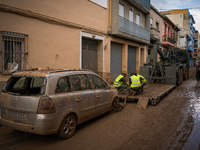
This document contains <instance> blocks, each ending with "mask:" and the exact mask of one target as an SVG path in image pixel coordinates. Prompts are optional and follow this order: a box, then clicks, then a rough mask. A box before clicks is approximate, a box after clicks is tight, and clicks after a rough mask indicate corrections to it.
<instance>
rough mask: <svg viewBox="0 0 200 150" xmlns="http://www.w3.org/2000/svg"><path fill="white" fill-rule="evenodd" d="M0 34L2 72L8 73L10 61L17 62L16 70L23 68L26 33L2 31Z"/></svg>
mask: <svg viewBox="0 0 200 150" xmlns="http://www.w3.org/2000/svg"><path fill="white" fill-rule="evenodd" d="M0 36H2V59H3V66H2V68H3V73H9V71H8V68H9V66H10V65H11V64H12V63H17V64H18V69H17V70H23V63H24V62H23V57H24V52H25V39H26V35H25V34H21V33H14V32H6V31H2V32H0ZM26 44H27V43H26Z"/></svg>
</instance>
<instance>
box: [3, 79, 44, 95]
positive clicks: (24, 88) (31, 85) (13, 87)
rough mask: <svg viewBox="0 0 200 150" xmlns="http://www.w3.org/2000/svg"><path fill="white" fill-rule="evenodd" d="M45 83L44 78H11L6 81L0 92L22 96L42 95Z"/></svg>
mask: <svg viewBox="0 0 200 150" xmlns="http://www.w3.org/2000/svg"><path fill="white" fill-rule="evenodd" d="M45 82H46V78H45V77H26V76H13V77H11V78H10V79H9V80H8V81H7V83H6V85H5V87H4V88H3V90H2V91H3V92H7V93H10V94H13V95H22V96H29V95H43V94H44V93H45V85H46V84H45Z"/></svg>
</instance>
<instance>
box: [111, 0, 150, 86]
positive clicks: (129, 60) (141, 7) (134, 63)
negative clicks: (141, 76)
mask: <svg viewBox="0 0 200 150" xmlns="http://www.w3.org/2000/svg"><path fill="white" fill-rule="evenodd" d="M109 5H110V7H109V8H110V10H109V22H108V27H109V28H108V33H109V37H110V44H109V45H108V46H109V48H108V49H110V56H109V57H110V58H111V59H110V62H109V64H110V69H109V70H110V74H111V82H113V81H114V79H115V78H116V77H117V76H118V75H119V74H120V73H121V72H122V71H123V72H126V73H127V74H128V75H130V73H131V72H137V73H139V68H140V66H143V64H144V63H146V59H147V58H146V53H147V45H148V44H149V43H150V31H149V30H150V22H149V19H150V0H147V1H143V0H134V1H130V0H110V1H109ZM128 77H129V76H128Z"/></svg>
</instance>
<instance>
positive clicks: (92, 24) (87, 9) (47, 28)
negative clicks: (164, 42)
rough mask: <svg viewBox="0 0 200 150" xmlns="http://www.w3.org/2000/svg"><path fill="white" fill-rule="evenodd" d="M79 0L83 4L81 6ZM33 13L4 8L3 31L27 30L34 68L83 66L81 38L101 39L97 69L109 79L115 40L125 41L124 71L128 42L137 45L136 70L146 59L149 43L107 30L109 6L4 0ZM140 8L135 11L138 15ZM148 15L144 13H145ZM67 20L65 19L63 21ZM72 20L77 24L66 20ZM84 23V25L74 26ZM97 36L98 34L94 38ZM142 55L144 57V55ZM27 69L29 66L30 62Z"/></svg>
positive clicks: (68, 0) (1, 0)
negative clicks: (118, 35)
mask: <svg viewBox="0 0 200 150" xmlns="http://www.w3.org/2000/svg"><path fill="white" fill-rule="evenodd" d="M77 3H79V5H77ZM0 4H6V5H7V6H11V7H13V8H14V9H17V10H19V11H23V12H26V13H28V12H31V13H30V15H28V16H27V15H25V16H24V15H19V14H14V13H9V12H2V11H0V20H1V23H0V31H9V32H17V33H24V34H27V35H28V54H27V57H26V58H27V61H28V63H29V64H30V65H31V67H32V68H37V67H41V68H46V67H50V68H55V69H72V68H81V62H82V59H81V54H82V46H81V39H82V37H85V35H86V34H87V36H86V37H87V38H91V39H94V40H98V47H97V55H98V56H97V57H98V58H97V64H98V67H97V70H98V73H99V74H100V75H101V76H102V77H104V78H105V79H106V80H107V81H109V80H110V49H111V46H110V45H111V41H113V42H118V43H121V44H123V52H122V57H123V60H122V71H125V72H127V63H128V60H127V58H128V56H127V55H128V45H131V46H134V47H136V55H137V56H136V71H137V72H138V73H139V67H140V66H142V65H143V64H144V63H145V61H146V59H145V57H146V46H145V45H139V44H138V43H136V42H133V41H130V40H124V39H120V38H113V37H109V36H108V35H107V34H106V33H107V9H105V8H103V7H101V6H98V5H96V4H94V3H92V2H90V1H88V0H73V1H72V0H58V1H53V0H48V1H44V0H41V1H33V0H9V1H7V0H0ZM136 12H137V10H136V9H135V10H134V15H135V14H136ZM32 14H36V16H37V15H39V16H40V14H41V16H42V17H43V15H44V17H47V18H48V16H49V17H51V19H55V20H57V19H58V20H59V21H61V24H59V23H57V22H56V23H55V24H54V23H52V22H51V21H50V22H51V23H50V22H47V21H44V20H42V19H41V18H37V17H36V18H32V17H31V15H32ZM143 18H144V16H143ZM62 21H63V22H62ZM66 22H67V23H69V22H72V23H73V24H72V25H70V26H69V24H65V23H66ZM74 24H75V25H77V24H80V25H81V26H78V27H77V26H74ZM93 35H94V37H93ZM141 56H142V58H141ZM26 68H29V66H28V65H26Z"/></svg>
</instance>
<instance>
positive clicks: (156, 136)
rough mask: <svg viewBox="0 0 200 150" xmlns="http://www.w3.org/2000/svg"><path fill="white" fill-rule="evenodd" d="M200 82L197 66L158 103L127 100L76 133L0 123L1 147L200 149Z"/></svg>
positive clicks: (76, 149)
mask: <svg viewBox="0 0 200 150" xmlns="http://www.w3.org/2000/svg"><path fill="white" fill-rule="evenodd" d="M199 87H200V83H197V82H196V79H195V68H192V69H191V70H190V78H189V79H188V80H187V81H184V83H183V84H182V85H181V86H179V87H177V88H176V89H175V90H173V91H172V92H171V93H170V94H169V95H167V96H166V97H165V98H164V99H162V100H161V102H160V103H159V104H158V105H156V106H151V105H149V106H148V108H147V109H139V108H136V103H133V102H132V103H131V102H129V103H127V105H126V107H125V108H124V109H123V110H122V111H120V112H118V113H107V114H105V115H103V116H100V117H98V118H96V119H93V120H91V121H89V122H86V123H84V124H81V125H79V126H78V127H77V131H76V133H75V135H74V136H73V137H72V138H70V139H68V140H61V139H59V138H57V137H56V135H48V136H41V135H33V134H28V133H23V132H20V131H15V130H13V129H10V128H7V127H4V126H2V127H0V149H2V150H13V149H14V150H21V149H29V150H37V149H40V150H43V149H48V150H55V149H59V150H66V149H69V150H83V149H84V150H129V149H130V150H168V149H173V150H182V149H183V150H191V149H192V150H199V148H200V96H199V92H200V88H199Z"/></svg>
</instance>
